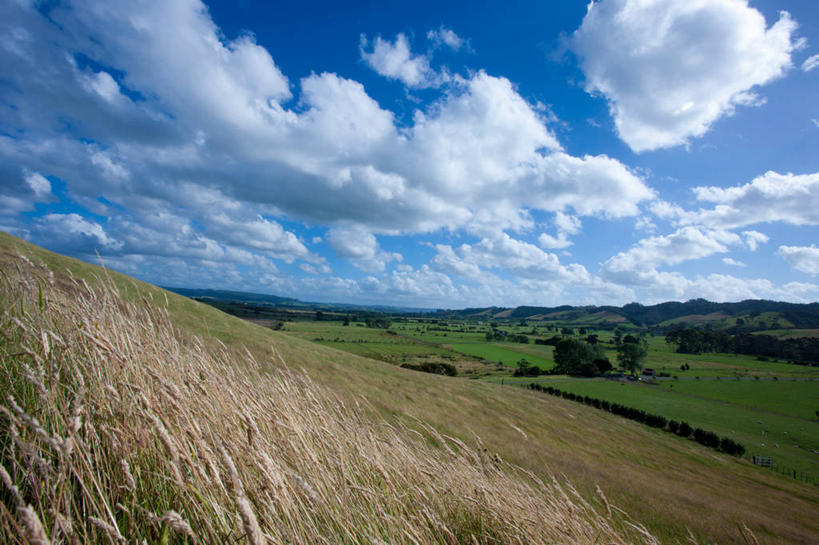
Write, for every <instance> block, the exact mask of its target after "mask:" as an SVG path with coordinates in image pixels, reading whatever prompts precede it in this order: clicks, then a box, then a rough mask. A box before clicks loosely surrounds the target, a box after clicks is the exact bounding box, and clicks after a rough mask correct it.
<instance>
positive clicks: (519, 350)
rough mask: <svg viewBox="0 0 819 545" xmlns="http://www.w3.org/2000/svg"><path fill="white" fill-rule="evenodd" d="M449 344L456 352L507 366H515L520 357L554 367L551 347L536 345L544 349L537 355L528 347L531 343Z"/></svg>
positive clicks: (543, 365) (530, 361)
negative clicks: (541, 353)
mask: <svg viewBox="0 0 819 545" xmlns="http://www.w3.org/2000/svg"><path fill="white" fill-rule="evenodd" d="M450 346H451V347H452V349H453V350H455V351H457V352H461V353H463V354H469V355H470V356H477V357H479V358H483V359H486V360H490V361H499V362H502V363H503V364H504V365H508V366H515V364H517V362H518V361H520V360H521V359H526V361H528V362H529V363H531V364H533V365H537V366H538V367H540V368H542V369H551V368H552V367H554V360H552V359H551V347H540V346H539V347H537V348H543V349H544V350H543V355H537V354H536V353H533V352H534V351H533V350H531V349H530V347H531V345H516V344H514V343H505V344H500V343H487V342H484V343H458V344H452V345H450ZM519 346H520V347H519ZM523 347H526V348H523ZM527 349H528V350H527ZM546 349H548V350H546ZM547 354H548V355H547Z"/></svg>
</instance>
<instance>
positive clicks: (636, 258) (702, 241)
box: [603, 226, 742, 286]
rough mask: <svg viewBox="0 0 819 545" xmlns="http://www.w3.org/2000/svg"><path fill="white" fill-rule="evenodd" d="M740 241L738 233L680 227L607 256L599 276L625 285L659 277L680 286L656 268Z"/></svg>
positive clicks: (722, 249) (647, 282)
mask: <svg viewBox="0 0 819 545" xmlns="http://www.w3.org/2000/svg"><path fill="white" fill-rule="evenodd" d="M741 242H742V239H741V238H740V237H739V235H737V234H735V233H731V232H728V231H721V230H710V229H705V228H700V227H690V226H689V227H683V228H681V229H678V230H677V231H676V232H674V233H672V234H670V235H665V236H656V237H650V238H645V239H643V240H641V241H640V242H638V243H637V244H635V245H634V246H632V247H631V248H630V249H629V250H626V251H625V252H620V253H618V254H617V255H615V256H613V257H611V258H609V259H608V260H607V261H606V262H605V263H604V264H603V276H604V278H606V279H608V280H612V281H614V282H617V283H621V284H625V285H634V286H641V285H642V286H651V285H654V284H656V283H657V282H658V280H660V279H665V281H667V282H668V283H669V284H671V285H681V284H683V283H684V282H683V280H684V279H683V278H682V277H681V276H677V275H676V274H672V273H659V272H657V268H658V267H660V266H663V265H676V264H679V263H682V262H684V261H689V260H692V259H700V258H703V257H707V256H709V255H712V254H715V253H725V252H727V251H728V247H729V246H735V245H738V244H741Z"/></svg>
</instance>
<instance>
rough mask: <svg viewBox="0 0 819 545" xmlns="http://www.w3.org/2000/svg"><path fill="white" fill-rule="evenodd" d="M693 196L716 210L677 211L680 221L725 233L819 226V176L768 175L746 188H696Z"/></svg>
mask: <svg viewBox="0 0 819 545" xmlns="http://www.w3.org/2000/svg"><path fill="white" fill-rule="evenodd" d="M694 195H695V196H696V198H697V200H698V201H700V202H706V203H713V204H714V205H715V206H714V207H713V208H710V209H700V210H699V211H696V212H690V213H686V212H682V211H681V209H676V210H675V212H677V214H676V215H677V217H678V219H679V221H681V222H684V223H700V224H705V225H709V226H713V227H720V228H725V229H734V228H737V227H744V226H746V225H753V224H756V223H765V222H779V221H781V222H783V223H789V224H791V225H819V173H813V174H801V175H796V174H790V173H788V174H779V173H777V172H766V173H765V174H763V175H762V176H759V177H757V178H754V179H753V180H752V181H751V182H750V183H747V184H744V185H739V186H733V187H727V188H722V187H713V186H712V187H696V188H694ZM747 233H748V232H746V234H747ZM766 240H767V239H765V240H762V239H758V241H759V242H766Z"/></svg>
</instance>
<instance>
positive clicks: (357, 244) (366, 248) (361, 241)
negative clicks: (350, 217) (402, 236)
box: [327, 225, 402, 272]
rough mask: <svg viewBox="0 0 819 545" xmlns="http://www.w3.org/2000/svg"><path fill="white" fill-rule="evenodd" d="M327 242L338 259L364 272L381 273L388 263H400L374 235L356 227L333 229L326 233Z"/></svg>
mask: <svg viewBox="0 0 819 545" xmlns="http://www.w3.org/2000/svg"><path fill="white" fill-rule="evenodd" d="M327 242H328V243H329V244H330V246H331V247H332V248H333V250H335V252H336V255H337V256H338V257H343V258H346V259H348V260H349V261H350V263H352V264H353V265H355V266H356V267H358V268H359V269H361V270H362V271H366V272H381V271H383V270H384V269H385V268H386V266H387V264H388V263H389V262H390V261H399V262H400V261H401V260H402V256H401V254H399V253H395V252H385V251H383V250H382V249H381V248H380V247H379V246H378V241H377V240H376V238H375V235H373V234H372V233H370V232H369V231H367V230H366V229H365V228H363V227H361V226H358V225H351V226H344V227H334V228H332V229H330V231H328V232H327Z"/></svg>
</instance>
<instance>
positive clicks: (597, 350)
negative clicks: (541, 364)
mask: <svg viewBox="0 0 819 545" xmlns="http://www.w3.org/2000/svg"><path fill="white" fill-rule="evenodd" d="M554 360H555V372H556V373H558V374H566V375H582V376H584V377H593V376H596V375H599V374H600V373H601V372H602V371H601V369H605V367H606V366H605V363H608V360H607V359H606V354H605V353H604V352H603V347H601V346H600V345H593V344H589V343H586V342H583V341H581V340H578V339H562V340H560V341H558V342H557V344H556V345H555V351H554ZM604 362H605V363H604Z"/></svg>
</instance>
